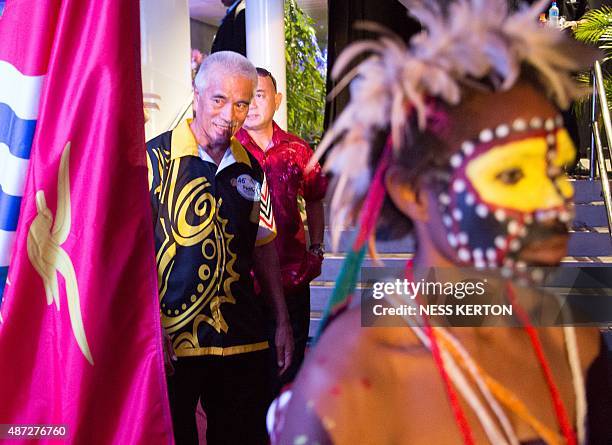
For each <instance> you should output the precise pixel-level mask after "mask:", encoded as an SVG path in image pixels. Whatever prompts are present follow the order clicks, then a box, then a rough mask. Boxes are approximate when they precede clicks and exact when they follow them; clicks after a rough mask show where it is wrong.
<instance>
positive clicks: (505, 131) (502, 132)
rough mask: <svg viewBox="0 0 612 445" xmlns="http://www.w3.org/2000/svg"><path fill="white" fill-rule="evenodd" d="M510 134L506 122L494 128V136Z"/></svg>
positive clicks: (502, 136) (501, 136)
mask: <svg viewBox="0 0 612 445" xmlns="http://www.w3.org/2000/svg"><path fill="white" fill-rule="evenodd" d="M509 134H510V128H509V127H508V126H507V125H506V124H502V125H500V126H499V127H497V128H496V129H495V136H497V137H498V138H505V137H506V136H508V135H509Z"/></svg>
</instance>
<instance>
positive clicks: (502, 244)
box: [494, 236, 506, 250]
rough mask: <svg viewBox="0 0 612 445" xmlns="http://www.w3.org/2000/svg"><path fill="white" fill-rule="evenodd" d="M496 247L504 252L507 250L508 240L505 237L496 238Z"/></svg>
mask: <svg viewBox="0 0 612 445" xmlns="http://www.w3.org/2000/svg"><path fill="white" fill-rule="evenodd" d="M494 242H495V247H497V248H498V249H499V250H504V249H505V248H506V239H505V238H504V237H503V236H497V237H495V241H494Z"/></svg>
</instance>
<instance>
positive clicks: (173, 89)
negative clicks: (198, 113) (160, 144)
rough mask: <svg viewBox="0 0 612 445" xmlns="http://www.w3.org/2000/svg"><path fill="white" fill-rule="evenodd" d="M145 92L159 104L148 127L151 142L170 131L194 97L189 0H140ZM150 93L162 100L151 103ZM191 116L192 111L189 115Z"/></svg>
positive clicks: (151, 115)
mask: <svg viewBox="0 0 612 445" xmlns="http://www.w3.org/2000/svg"><path fill="white" fill-rule="evenodd" d="M140 36H141V62H142V88H143V93H144V94H145V102H147V101H150V102H154V103H157V104H158V105H159V107H160V109H159V110H155V109H150V110H149V121H148V122H147V123H146V124H145V135H146V138H147V140H149V139H151V138H152V137H154V136H157V135H158V134H160V133H163V132H164V131H167V130H169V129H170V128H169V127H170V125H171V124H172V122H173V121H174V119H175V118H176V116H177V114H178V113H179V112H180V110H181V109H183V107H184V106H185V103H186V102H187V100H188V99H189V98H190V96H191V92H192V88H191V44H190V36H189V8H188V6H187V0H140ZM148 93H149V94H150V93H153V94H156V95H159V96H160V99H157V98H153V99H147V97H146V95H147V94H148ZM189 116H191V111H190V112H189Z"/></svg>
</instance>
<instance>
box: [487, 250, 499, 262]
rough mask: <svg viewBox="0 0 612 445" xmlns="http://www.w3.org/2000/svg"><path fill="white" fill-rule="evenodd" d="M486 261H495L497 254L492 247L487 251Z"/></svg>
mask: <svg viewBox="0 0 612 445" xmlns="http://www.w3.org/2000/svg"><path fill="white" fill-rule="evenodd" d="M487 259H488V260H489V261H495V260H496V259H497V252H496V251H495V249H493V248H492V247H489V248H488V249H487Z"/></svg>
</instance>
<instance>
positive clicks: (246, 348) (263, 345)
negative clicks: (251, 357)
mask: <svg viewBox="0 0 612 445" xmlns="http://www.w3.org/2000/svg"><path fill="white" fill-rule="evenodd" d="M268 347H269V345H268V342H267V341H262V342H259V343H251V344H248V345H239V346H229V347H226V348H224V347H220V346H208V347H205V348H192V347H188V346H183V347H182V348H181V349H175V352H176V355H177V356H178V357H191V356H196V355H221V356H228V355H236V354H244V353H245V352H255V351H263V350H264V349H268Z"/></svg>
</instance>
